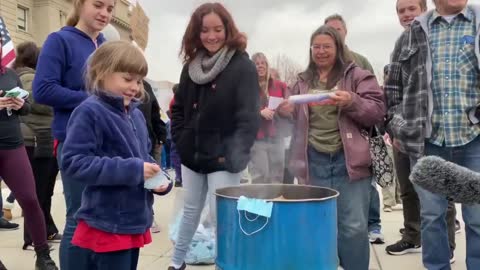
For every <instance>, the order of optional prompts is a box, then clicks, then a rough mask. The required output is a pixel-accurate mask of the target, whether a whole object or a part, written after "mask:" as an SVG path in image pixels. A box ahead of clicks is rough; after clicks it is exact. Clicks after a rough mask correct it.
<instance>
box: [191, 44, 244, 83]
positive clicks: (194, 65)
mask: <svg viewBox="0 0 480 270" xmlns="http://www.w3.org/2000/svg"><path fill="white" fill-rule="evenodd" d="M234 54H235V50H229V49H228V48H227V47H226V46H225V47H223V49H221V50H220V51H218V52H217V53H216V54H215V55H213V56H211V57H210V56H208V55H207V52H206V51H205V50H200V51H199V52H198V54H197V56H196V57H195V59H193V60H192V62H190V64H189V65H188V74H189V75H190V78H191V79H192V81H193V82H195V83H196V84H206V83H209V82H211V81H213V80H214V79H215V78H216V77H217V76H218V74H220V72H222V71H223V70H224V69H225V68H226V67H227V65H228V63H229V62H230V60H231V59H232V57H233V55H234Z"/></svg>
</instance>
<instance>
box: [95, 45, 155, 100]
mask: <svg viewBox="0 0 480 270" xmlns="http://www.w3.org/2000/svg"><path fill="white" fill-rule="evenodd" d="M114 72H125V73H131V74H137V75H141V76H142V77H145V76H147V73H148V64H147V60H145V57H144V56H143V53H142V52H141V51H140V50H139V49H138V48H137V47H135V46H134V45H133V44H131V43H129V42H127V41H110V42H107V43H105V44H103V45H102V46H100V48H98V49H97V50H96V51H95V53H94V54H93V55H92V56H91V57H90V59H89V60H88V69H87V75H86V87H87V89H88V90H89V91H90V92H91V93H92V94H94V95H98V94H99V92H102V91H105V90H104V89H103V80H104V79H105V77H106V76H108V75H109V74H112V73H114ZM145 97H146V94H145V89H144V88H143V84H142V85H141V86H140V92H139V93H138V94H137V96H136V98H138V99H140V100H144V99H145Z"/></svg>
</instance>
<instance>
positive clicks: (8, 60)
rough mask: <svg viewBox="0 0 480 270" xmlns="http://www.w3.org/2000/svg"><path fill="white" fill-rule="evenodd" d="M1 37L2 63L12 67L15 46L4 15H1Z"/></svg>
mask: <svg viewBox="0 0 480 270" xmlns="http://www.w3.org/2000/svg"><path fill="white" fill-rule="evenodd" d="M0 38H1V39H2V65H3V66H7V67H10V66H11V65H12V64H13V62H14V60H15V48H14V47H13V41H12V38H11V37H10V33H8V30H7V26H6V25H5V22H4V21H3V18H2V17H0Z"/></svg>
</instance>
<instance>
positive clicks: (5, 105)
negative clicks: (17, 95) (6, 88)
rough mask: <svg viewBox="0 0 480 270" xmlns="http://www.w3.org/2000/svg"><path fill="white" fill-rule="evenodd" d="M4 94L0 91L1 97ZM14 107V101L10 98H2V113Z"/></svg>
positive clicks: (0, 101)
mask: <svg viewBox="0 0 480 270" xmlns="http://www.w3.org/2000/svg"><path fill="white" fill-rule="evenodd" d="M1 94H3V91H2V90H0V95H1ZM11 107H12V99H11V98H8V97H0V111H1V110H3V109H6V108H11Z"/></svg>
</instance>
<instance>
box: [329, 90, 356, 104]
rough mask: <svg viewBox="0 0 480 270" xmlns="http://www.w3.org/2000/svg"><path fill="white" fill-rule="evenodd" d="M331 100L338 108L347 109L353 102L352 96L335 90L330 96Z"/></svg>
mask: <svg viewBox="0 0 480 270" xmlns="http://www.w3.org/2000/svg"><path fill="white" fill-rule="evenodd" d="M331 99H332V100H333V101H334V102H335V103H336V104H337V106H339V107H347V106H350V105H351V104H352V102H353V99H352V94H351V93H350V92H348V91H344V90H336V91H335V92H333V94H332V95H331Z"/></svg>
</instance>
